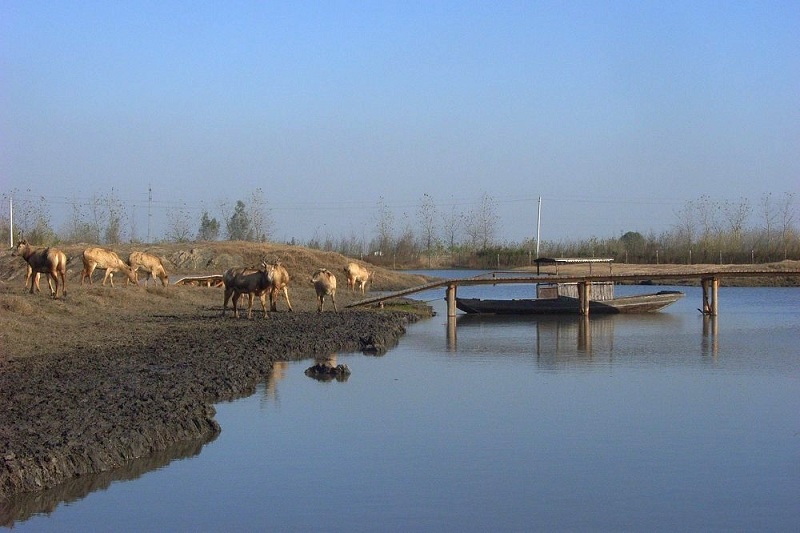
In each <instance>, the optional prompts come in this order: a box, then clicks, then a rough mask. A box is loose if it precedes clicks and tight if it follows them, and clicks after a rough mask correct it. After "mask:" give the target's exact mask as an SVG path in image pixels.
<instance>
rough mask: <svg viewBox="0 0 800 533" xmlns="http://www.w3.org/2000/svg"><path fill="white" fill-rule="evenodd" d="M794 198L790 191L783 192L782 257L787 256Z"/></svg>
mask: <svg viewBox="0 0 800 533" xmlns="http://www.w3.org/2000/svg"><path fill="white" fill-rule="evenodd" d="M794 198H795V195H794V193H792V192H787V193H784V194H783V201H782V202H781V206H780V209H781V241H782V243H783V258H784V259H788V258H789V241H790V239H791V236H792V233H793V225H794Z"/></svg>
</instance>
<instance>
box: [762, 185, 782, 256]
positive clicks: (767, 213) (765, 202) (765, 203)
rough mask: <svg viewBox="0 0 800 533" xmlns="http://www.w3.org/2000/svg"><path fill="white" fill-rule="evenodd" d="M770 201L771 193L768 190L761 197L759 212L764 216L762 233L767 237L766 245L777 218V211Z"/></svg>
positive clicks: (770, 239)
mask: <svg viewBox="0 0 800 533" xmlns="http://www.w3.org/2000/svg"><path fill="white" fill-rule="evenodd" d="M772 204H773V202H772V193H771V192H768V193H766V194H764V195H763V196H762V197H761V214H762V216H763V217H764V233H765V236H766V239H767V247H768V248H769V245H770V243H771V242H772V228H773V226H774V225H775V223H776V222H777V220H778V213H776V212H775V209H774V207H773V205H772Z"/></svg>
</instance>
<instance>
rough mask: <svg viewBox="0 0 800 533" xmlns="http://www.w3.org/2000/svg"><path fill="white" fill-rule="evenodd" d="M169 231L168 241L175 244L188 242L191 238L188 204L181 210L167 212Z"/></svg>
mask: <svg viewBox="0 0 800 533" xmlns="http://www.w3.org/2000/svg"><path fill="white" fill-rule="evenodd" d="M167 220H168V221H169V229H168V231H167V240H170V241H173V242H188V241H189V239H190V237H191V229H190V220H191V219H190V217H189V210H188V209H187V207H186V204H184V205H183V207H182V208H180V209H171V210H170V211H169V212H167Z"/></svg>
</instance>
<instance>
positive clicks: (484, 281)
mask: <svg viewBox="0 0 800 533" xmlns="http://www.w3.org/2000/svg"><path fill="white" fill-rule="evenodd" d="M787 276H789V277H793V276H800V270H722V271H716V270H709V271H704V272H688V271H687V272H670V273H655V274H654V273H650V274H647V273H640V274H637V273H632V274H591V275H569V276H563V275H549V274H541V275H533V276H509V277H486V275H483V276H476V277H472V278H453V279H444V280H440V281H433V282H431V283H426V284H424V285H420V286H418V287H411V288H408V289H403V290H400V291H395V292H392V293H390V294H384V295H381V296H375V297H373V298H367V299H364V300H359V301H357V302H353V303H351V304H348V305H346V306H345V307H359V306H363V305H370V304H375V303H379V302H383V301H386V300H391V299H392V298H399V297H400V296H408V295H409V294H414V293H417V292H423V291H428V290H431V289H436V288H439V287H451V286H452V287H457V286H459V285H504V284H509V283H523V284H524V283H529V284H534V283H592V282H608V281H611V282H642V281H653V280H658V281H665V280H686V279H695V280H701V281H702V280H719V279H722V278H756V277H772V278H782V277H787Z"/></svg>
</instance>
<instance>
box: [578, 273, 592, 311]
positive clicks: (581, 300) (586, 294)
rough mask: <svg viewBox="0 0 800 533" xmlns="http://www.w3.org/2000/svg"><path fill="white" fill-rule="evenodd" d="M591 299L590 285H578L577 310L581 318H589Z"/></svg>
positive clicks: (586, 283)
mask: <svg viewBox="0 0 800 533" xmlns="http://www.w3.org/2000/svg"><path fill="white" fill-rule="evenodd" d="M591 297H592V284H591V283H590V282H588V281H581V282H579V283H578V308H579V309H578V310H579V312H580V314H581V316H589V299H590V298H591Z"/></svg>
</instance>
